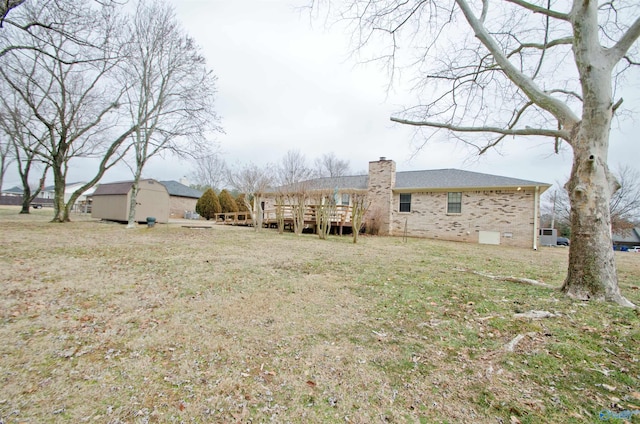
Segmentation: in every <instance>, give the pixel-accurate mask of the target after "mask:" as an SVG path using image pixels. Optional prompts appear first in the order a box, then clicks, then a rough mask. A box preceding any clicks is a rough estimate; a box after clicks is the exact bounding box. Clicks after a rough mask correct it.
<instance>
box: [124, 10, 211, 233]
mask: <svg viewBox="0 0 640 424" xmlns="http://www.w3.org/2000/svg"><path fill="white" fill-rule="evenodd" d="M127 32H130V33H132V34H133V39H132V40H131V43H130V49H131V50H130V51H129V54H128V57H127V61H126V62H125V63H124V64H123V67H124V74H125V81H126V85H127V86H129V87H130V89H129V90H128V91H127V93H126V98H127V103H128V106H129V113H130V115H131V125H133V126H135V127H136V130H135V131H134V132H133V134H132V135H131V138H132V143H131V144H132V146H133V148H132V149H131V151H132V152H133V164H132V165H131V168H132V171H133V177H134V178H133V185H132V190H131V197H130V204H129V222H128V228H132V227H134V226H135V216H136V205H137V194H138V182H139V181H140V178H141V175H142V171H143V169H144V166H145V165H146V164H147V162H148V161H149V160H150V159H151V158H153V157H155V156H158V155H162V154H165V153H169V154H174V155H178V156H182V157H185V156H196V155H199V156H202V154H203V152H207V150H209V147H210V145H211V144H212V143H209V142H208V140H207V135H208V132H209V131H212V130H217V129H218V127H217V126H216V125H215V122H217V120H218V118H217V116H216V114H215V111H214V108H213V93H214V91H215V77H214V76H213V74H212V73H211V72H210V71H208V70H207V68H206V63H205V59H204V57H203V56H202V55H201V54H200V50H199V48H198V47H197V45H196V44H195V42H194V41H193V40H192V39H191V38H190V37H188V36H187V35H186V34H185V32H184V30H183V29H182V27H181V26H180V25H179V23H178V21H177V18H176V15H175V11H174V10H173V8H172V7H170V6H168V5H167V4H166V3H164V2H155V1H154V2H147V1H144V0H143V1H140V2H139V3H138V7H137V10H136V13H135V16H134V18H133V20H132V24H131V25H130V28H129V30H128V31H127ZM209 153H210V152H209Z"/></svg>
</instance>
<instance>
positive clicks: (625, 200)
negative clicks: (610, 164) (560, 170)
mask: <svg viewBox="0 0 640 424" xmlns="http://www.w3.org/2000/svg"><path fill="white" fill-rule="evenodd" d="M613 175H614V176H615V178H616V179H617V181H618V182H619V183H620V189H619V190H618V191H616V192H615V193H614V194H613V196H611V202H610V203H609V210H610V214H611V231H612V232H613V233H614V234H618V233H623V232H625V231H628V230H630V229H632V228H633V227H635V226H636V225H638V222H639V220H640V174H639V173H638V171H636V170H635V169H633V168H631V167H630V166H628V165H622V166H619V167H618V168H617V169H615V170H613ZM557 185H558V186H560V184H557ZM544 206H545V208H544V212H545V214H548V215H552V216H553V217H554V218H555V221H556V223H557V224H558V225H560V226H562V225H567V226H568V225H569V224H570V219H571V203H570V201H569V193H567V191H566V189H555V190H553V191H549V193H548V194H547V193H545V196H544ZM558 225H556V227H557V226H558Z"/></svg>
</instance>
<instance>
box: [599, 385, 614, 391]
mask: <svg viewBox="0 0 640 424" xmlns="http://www.w3.org/2000/svg"><path fill="white" fill-rule="evenodd" d="M602 388H603V389H607V390H609V391H610V392H615V391H616V388H615V386H610V385H608V384H603V385H602Z"/></svg>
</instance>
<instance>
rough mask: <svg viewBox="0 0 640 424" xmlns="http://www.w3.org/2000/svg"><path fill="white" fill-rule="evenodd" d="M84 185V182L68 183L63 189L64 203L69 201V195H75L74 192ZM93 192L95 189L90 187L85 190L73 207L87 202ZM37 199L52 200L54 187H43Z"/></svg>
mask: <svg viewBox="0 0 640 424" xmlns="http://www.w3.org/2000/svg"><path fill="white" fill-rule="evenodd" d="M85 184H86V182H85V181H78V182H75V183H68V184H67V185H66V186H65V187H64V203H67V202H68V201H69V199H71V195H72V194H73V193H75V191H76V190H78V189H79V188H80V187H82V186H83V185H85ZM94 190H95V188H94V187H92V188H90V189H89V190H86V191H85V192H84V193H82V194H81V195H80V196H79V197H78V198H77V199H76V203H75V205H77V204H79V203H81V202H85V201H86V200H87V197H90V196H91V195H92V194H93V191H94ZM38 197H42V198H43V199H53V198H55V186H52V185H51V186H46V187H44V188H43V189H42V191H41V192H40V194H39V195H38ZM75 205H74V206H75Z"/></svg>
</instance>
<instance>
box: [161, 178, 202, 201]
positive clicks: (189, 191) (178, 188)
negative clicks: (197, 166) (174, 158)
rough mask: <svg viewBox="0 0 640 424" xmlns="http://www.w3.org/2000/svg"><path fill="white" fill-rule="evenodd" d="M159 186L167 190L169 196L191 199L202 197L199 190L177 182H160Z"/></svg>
mask: <svg viewBox="0 0 640 424" xmlns="http://www.w3.org/2000/svg"><path fill="white" fill-rule="evenodd" d="M160 184H162V185H163V186H165V187H166V188H167V191H168V192H169V196H177V197H190V198H193V199H199V198H200V197H201V196H202V192H201V191H200V190H196V189H195V188H191V187H188V186H186V185H184V184H181V183H179V182H177V181H160Z"/></svg>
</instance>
